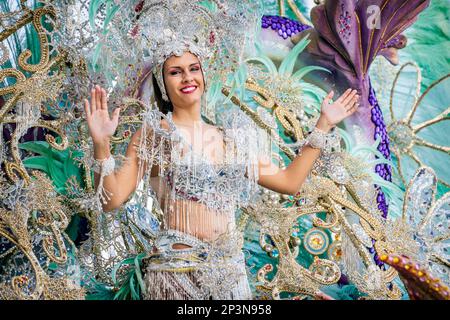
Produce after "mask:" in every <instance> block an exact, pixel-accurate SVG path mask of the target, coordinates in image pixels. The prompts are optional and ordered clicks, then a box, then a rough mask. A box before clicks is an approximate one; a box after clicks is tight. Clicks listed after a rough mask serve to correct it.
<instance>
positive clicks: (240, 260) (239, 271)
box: [139, 109, 270, 299]
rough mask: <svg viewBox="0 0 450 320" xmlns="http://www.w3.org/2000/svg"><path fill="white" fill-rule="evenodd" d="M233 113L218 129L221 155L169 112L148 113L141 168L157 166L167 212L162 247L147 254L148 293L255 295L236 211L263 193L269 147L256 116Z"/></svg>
mask: <svg viewBox="0 0 450 320" xmlns="http://www.w3.org/2000/svg"><path fill="white" fill-rule="evenodd" d="M233 115H235V116H236V114H233V113H230V114H229V117H228V119H225V121H224V122H223V123H224V126H223V127H221V128H220V129H219V131H220V133H221V135H222V137H223V150H224V153H223V157H222V159H221V160H220V161H214V162H213V161H212V160H211V159H209V157H207V156H206V155H204V154H199V153H198V152H197V151H195V150H194V149H193V147H192V145H191V144H189V143H188V142H187V141H186V140H185V139H184V137H183V136H182V135H181V133H180V131H179V130H178V129H177V128H176V125H175V124H174V122H173V120H172V114H171V113H170V112H169V113H168V114H167V115H163V114H162V113H160V112H159V111H158V110H156V109H154V110H150V111H148V112H146V113H145V115H144V119H145V124H144V126H143V129H142V130H143V131H142V132H143V136H144V137H146V138H144V139H141V143H140V145H139V150H140V153H139V157H140V159H141V164H142V165H141V169H142V170H144V164H146V166H145V167H146V168H147V171H148V172H145V175H146V176H148V175H151V170H150V168H151V167H152V168H155V167H157V168H158V174H157V175H156V176H153V177H150V178H149V180H150V185H151V188H149V189H148V190H147V191H148V192H149V196H152V197H153V198H154V200H156V201H157V203H158V204H159V205H160V209H161V210H162V212H163V215H162V216H163V221H162V224H161V230H160V232H159V234H158V236H157V239H156V241H155V249H156V253H154V254H152V255H150V257H149V258H148V259H147V260H146V261H147V262H146V276H145V277H146V285H147V296H146V297H147V298H149V299H202V298H205V299H208V298H213V299H216V298H220V299H250V298H251V291H250V287H249V284H248V281H247V275H246V268H245V261H244V255H243V253H242V251H241V248H242V245H243V240H242V234H241V232H240V231H239V230H238V228H237V227H236V222H235V212H236V208H238V207H240V206H243V205H248V204H249V203H251V201H255V200H256V199H257V194H258V191H259V187H258V184H257V180H258V169H257V165H256V164H257V159H258V157H260V156H261V153H263V152H269V149H268V148H269V147H270V146H269V144H267V143H266V142H265V141H267V140H266V139H264V138H262V137H265V138H267V137H266V136H264V135H263V134H262V132H260V131H258V129H257V128H256V126H254V125H251V121H250V119H248V122H247V124H246V125H244V123H243V122H242V115H241V120H240V121H241V122H240V125H239V126H238V124H237V123H236V120H237V119H238V118H237V117H235V118H234V119H233ZM162 119H165V121H166V123H167V124H168V128H165V126H163V125H162V121H161V120H162ZM258 137H260V139H257V138H258ZM174 244H183V245H185V246H188V248H182V249H175V248H173V247H172V246H173V245H174ZM182 271H184V273H183V272H182Z"/></svg>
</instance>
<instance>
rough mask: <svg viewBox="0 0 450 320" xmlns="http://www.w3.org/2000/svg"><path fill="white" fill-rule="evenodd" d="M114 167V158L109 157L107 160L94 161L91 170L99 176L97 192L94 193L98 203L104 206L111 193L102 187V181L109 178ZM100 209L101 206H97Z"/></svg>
mask: <svg viewBox="0 0 450 320" xmlns="http://www.w3.org/2000/svg"><path fill="white" fill-rule="evenodd" d="M115 166H116V161H115V160H114V157H113V156H112V155H110V156H109V157H108V158H106V159H103V160H97V159H94V165H93V170H94V172H95V173H98V174H99V175H100V180H99V182H98V186H97V192H96V193H95V196H96V198H97V199H98V201H100V203H103V204H106V203H107V202H108V201H109V200H111V195H112V194H111V192H108V191H107V190H106V189H105V188H104V187H103V180H104V178H105V177H107V176H109V175H110V174H112V173H113V172H114V168H115ZM99 207H101V205H99Z"/></svg>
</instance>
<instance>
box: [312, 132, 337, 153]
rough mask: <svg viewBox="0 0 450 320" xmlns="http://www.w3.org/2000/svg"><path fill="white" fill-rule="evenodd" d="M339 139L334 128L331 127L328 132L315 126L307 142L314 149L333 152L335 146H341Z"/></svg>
mask: <svg viewBox="0 0 450 320" xmlns="http://www.w3.org/2000/svg"><path fill="white" fill-rule="evenodd" d="M339 140H340V139H339V136H338V134H337V133H336V131H335V130H334V128H333V129H331V131H330V132H329V133H326V132H324V131H322V130H320V129H319V128H317V127H315V128H314V130H313V131H312V132H311V133H310V134H309V136H308V137H307V138H306V141H307V143H306V144H308V145H309V146H310V147H311V148H314V149H321V150H323V151H325V152H331V151H332V148H333V147H338V146H339Z"/></svg>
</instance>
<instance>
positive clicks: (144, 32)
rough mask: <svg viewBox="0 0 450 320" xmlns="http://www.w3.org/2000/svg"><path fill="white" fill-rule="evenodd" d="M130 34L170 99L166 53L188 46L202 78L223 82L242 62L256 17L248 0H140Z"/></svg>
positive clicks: (185, 48) (207, 80)
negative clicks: (166, 82)
mask: <svg viewBox="0 0 450 320" xmlns="http://www.w3.org/2000/svg"><path fill="white" fill-rule="evenodd" d="M135 11H136V24H135V25H134V26H133V28H134V36H135V37H139V38H140V40H141V45H142V47H143V49H144V55H145V56H146V58H147V59H150V60H151V62H152V66H153V74H154V75H155V78H156V80H157V83H158V86H159V88H160V90H161V93H162V96H163V99H164V100H166V101H168V97H167V94H166V90H165V86H164V81H163V72H162V71H163V65H164V62H165V61H166V59H168V58H169V57H170V56H173V55H176V56H181V55H182V54H183V53H184V52H186V51H189V52H191V53H193V54H194V55H196V56H197V58H198V59H199V60H200V63H201V65H202V70H203V72H204V74H205V71H206V70H208V72H207V73H206V74H205V83H209V80H210V79H212V78H215V79H217V80H219V79H220V81H224V80H225V79H226V76H227V75H229V74H230V73H232V72H233V71H234V70H235V69H236V67H237V66H238V65H239V64H240V62H241V60H242V56H243V54H244V48H245V45H244V44H245V43H246V42H247V40H248V39H249V38H251V37H252V32H251V31H252V30H254V29H255V28H254V27H255V26H256V22H257V21H258V17H257V10H255V6H254V5H251V4H250V3H249V2H247V1H220V0H215V1H194V0H165V1H155V0H150V1H141V2H139V3H138V5H137V6H136V8H135Z"/></svg>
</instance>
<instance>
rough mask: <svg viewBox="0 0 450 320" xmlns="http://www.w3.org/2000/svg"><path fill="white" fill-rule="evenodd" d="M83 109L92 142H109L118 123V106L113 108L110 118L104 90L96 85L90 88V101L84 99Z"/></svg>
mask: <svg viewBox="0 0 450 320" xmlns="http://www.w3.org/2000/svg"><path fill="white" fill-rule="evenodd" d="M84 110H85V112H86V119H87V123H88V127H89V134H90V135H91V137H92V141H93V142H94V144H109V141H110V138H111V136H112V135H113V134H114V132H115V131H116V129H117V126H118V124H119V113H120V108H117V109H116V110H114V112H113V114H112V118H110V117H109V113H108V100H107V96H106V91H105V89H103V88H102V87H100V86H98V85H96V86H95V87H94V88H93V89H92V90H91V103H90V105H89V102H88V100H87V99H84Z"/></svg>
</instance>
